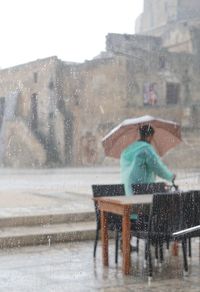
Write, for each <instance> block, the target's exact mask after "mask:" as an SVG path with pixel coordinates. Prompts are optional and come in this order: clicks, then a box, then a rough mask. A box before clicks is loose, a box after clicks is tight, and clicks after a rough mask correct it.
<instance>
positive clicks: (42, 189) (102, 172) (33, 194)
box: [0, 167, 200, 292]
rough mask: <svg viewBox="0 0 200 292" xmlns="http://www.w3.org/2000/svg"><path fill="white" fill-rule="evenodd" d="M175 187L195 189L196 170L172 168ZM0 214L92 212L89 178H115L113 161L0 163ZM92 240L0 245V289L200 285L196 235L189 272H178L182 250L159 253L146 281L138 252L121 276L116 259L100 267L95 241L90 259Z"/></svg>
mask: <svg viewBox="0 0 200 292" xmlns="http://www.w3.org/2000/svg"><path fill="white" fill-rule="evenodd" d="M176 173H177V184H178V185H179V187H180V189H184V190H189V189H198V188H199V187H200V179H199V178H200V175H199V172H198V171H196V170H190V171H177V172H176ZM0 181H1V184H0V219H3V218H12V217H13V218H16V217H17V216H35V215H42V214H43V215H44V214H63V213H69V214H71V213H74V214H75V213H77V212H83V213H84V212H91V211H92V212H94V206H93V202H92V191H91V184H96V183H99V184H106V183H112V184H114V183H120V174H119V169H118V167H113V168H106V167H105V168H78V169H76V168H71V169H49V170H48V169H46V170H9V169H0ZM92 253H93V241H82V242H71V243H61V244H53V245H51V244H50V245H49V244H48V242H47V244H45V245H42V246H32V247H20V248H10V249H1V250H0V259H1V265H0V292H4V291H6V292H7V291H9V292H29V291H33V292H41V291H42V292H54V291H55V292H57V291H58V292H59V291H60V292H62V291H69V292H73V291H80V292H82V291H83V292H84V291H106V292H107V291H108V292H111V291H120V292H123V291H155V292H163V291H167V292H171V291H185V292H186V291H187V292H188V291H194V292H196V291H200V288H199V287H200V277H199V272H200V263H199V240H198V239H196V240H194V241H193V257H192V262H191V264H190V268H189V275H188V276H187V277H184V276H183V273H182V271H183V269H182V253H181V249H180V253H179V257H172V256H167V255H166V256H165V264H164V265H163V266H162V267H161V268H155V269H154V277H153V280H152V283H151V285H148V281H147V273H146V270H145V269H144V268H143V257H144V253H143V243H142V242H141V243H140V255H139V257H137V255H136V254H135V253H134V254H132V263H133V271H132V275H130V276H123V274H122V270H121V259H122V257H121V256H119V264H118V266H116V265H115V264H114V245H113V243H112V242H111V245H110V266H109V268H103V267H102V259H101V247H100V246H99V247H98V250H97V258H96V260H95V261H94V260H93V256H92Z"/></svg>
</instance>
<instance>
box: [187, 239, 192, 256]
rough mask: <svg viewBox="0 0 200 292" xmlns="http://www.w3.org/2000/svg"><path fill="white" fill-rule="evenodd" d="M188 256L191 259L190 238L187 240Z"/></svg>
mask: <svg viewBox="0 0 200 292" xmlns="http://www.w3.org/2000/svg"><path fill="white" fill-rule="evenodd" d="M188 256H189V257H190V258H191V257H192V246H191V238H188Z"/></svg>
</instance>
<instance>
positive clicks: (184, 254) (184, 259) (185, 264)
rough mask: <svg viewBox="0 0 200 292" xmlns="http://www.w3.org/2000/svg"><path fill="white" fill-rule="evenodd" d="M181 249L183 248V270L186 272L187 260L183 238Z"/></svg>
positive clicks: (185, 243)
mask: <svg viewBox="0 0 200 292" xmlns="http://www.w3.org/2000/svg"><path fill="white" fill-rule="evenodd" d="M182 250H183V263H184V271H185V272H188V262H187V242H186V239H185V238H184V239H183V240H182Z"/></svg>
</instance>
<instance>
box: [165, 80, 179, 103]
mask: <svg viewBox="0 0 200 292" xmlns="http://www.w3.org/2000/svg"><path fill="white" fill-rule="evenodd" d="M166 91H167V92H166V103H167V104H177V103H178V100H179V93H180V84H179V83H167V89H166Z"/></svg>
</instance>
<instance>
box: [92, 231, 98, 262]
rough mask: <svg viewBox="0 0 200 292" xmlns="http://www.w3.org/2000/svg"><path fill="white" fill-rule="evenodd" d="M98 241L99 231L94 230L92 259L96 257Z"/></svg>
mask: <svg viewBox="0 0 200 292" xmlns="http://www.w3.org/2000/svg"><path fill="white" fill-rule="evenodd" d="M98 240H99V229H98V228H97V229H96V236H95V241H94V251H93V257H94V258H95V257H96V250H97V243H98Z"/></svg>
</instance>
